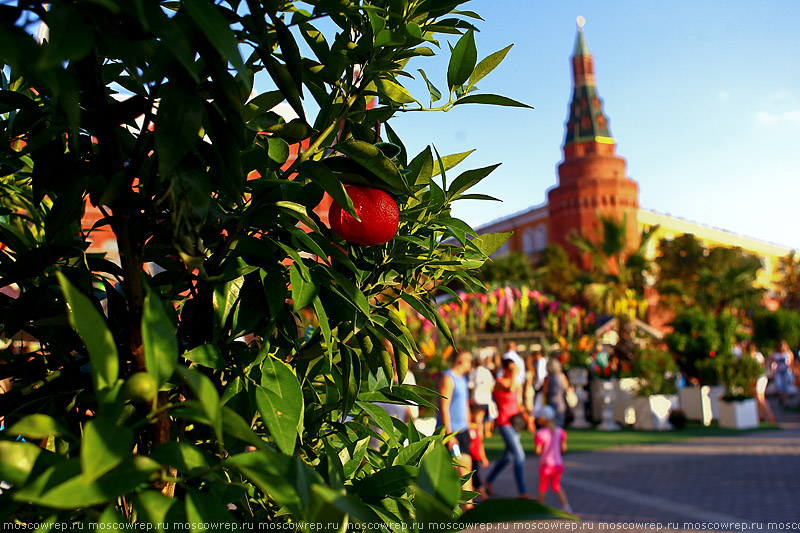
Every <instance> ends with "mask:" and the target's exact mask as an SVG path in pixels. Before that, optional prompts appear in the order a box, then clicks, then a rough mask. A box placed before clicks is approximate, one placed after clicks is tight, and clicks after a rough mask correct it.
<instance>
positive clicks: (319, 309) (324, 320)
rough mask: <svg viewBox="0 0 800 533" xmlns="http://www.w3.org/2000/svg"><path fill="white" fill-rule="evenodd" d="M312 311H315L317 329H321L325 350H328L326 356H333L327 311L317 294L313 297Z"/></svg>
mask: <svg viewBox="0 0 800 533" xmlns="http://www.w3.org/2000/svg"><path fill="white" fill-rule="evenodd" d="M314 312H316V313H317V321H318V322H319V329H321V330H322V336H323V338H324V339H325V350H326V351H327V352H328V357H330V358H331V359H332V358H333V337H332V336H331V326H330V324H329V322H328V313H327V312H326V311H325V306H324V305H323V304H322V300H321V299H320V297H319V296H318V295H315V297H314Z"/></svg>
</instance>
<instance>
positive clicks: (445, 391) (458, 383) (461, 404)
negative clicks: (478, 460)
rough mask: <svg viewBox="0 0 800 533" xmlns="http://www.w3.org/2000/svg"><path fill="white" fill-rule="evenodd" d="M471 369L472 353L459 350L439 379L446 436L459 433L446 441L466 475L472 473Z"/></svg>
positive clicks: (440, 422) (467, 485) (467, 486)
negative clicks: (469, 374)
mask: <svg viewBox="0 0 800 533" xmlns="http://www.w3.org/2000/svg"><path fill="white" fill-rule="evenodd" d="M470 368H472V354H471V353H470V352H467V351H462V352H458V353H457V354H456V355H455V356H454V357H453V359H452V364H451V366H450V368H449V369H447V370H445V372H444V374H443V375H442V378H441V379H440V380H439V394H440V395H441V398H440V399H439V415H438V416H439V419H438V425H439V426H444V430H445V433H446V434H447V435H449V434H451V433H455V434H456V435H455V436H454V437H453V438H451V439H449V440H448V441H447V443H446V444H447V448H448V449H449V450H450V453H451V454H452V455H453V457H455V458H456V459H457V460H458V462H459V467H458V474H459V475H460V476H462V477H463V476H465V475H467V474H469V473H470V472H472V455H471V452H470V449H471V441H470V438H469V418H470V415H469V383H468V381H467V374H468V373H469V371H470ZM463 488H464V490H466V491H471V490H472V480H471V479H470V480H468V481H467V482H466V483H465V484H464V486H463Z"/></svg>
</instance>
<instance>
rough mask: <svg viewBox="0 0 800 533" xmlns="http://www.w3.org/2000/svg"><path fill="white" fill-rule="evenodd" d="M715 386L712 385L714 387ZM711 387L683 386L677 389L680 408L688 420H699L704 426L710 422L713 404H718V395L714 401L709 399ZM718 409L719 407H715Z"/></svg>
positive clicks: (712, 415)
mask: <svg viewBox="0 0 800 533" xmlns="http://www.w3.org/2000/svg"><path fill="white" fill-rule="evenodd" d="M716 388H717V387H714V389H716ZM711 389H712V387H709V386H706V385H704V386H702V387H684V388H682V389H680V390H678V397H679V398H680V403H681V410H682V411H683V412H684V413H685V414H686V418H687V419H688V420H699V421H700V422H702V423H703V425H704V426H708V425H710V424H711V420H712V419H713V418H714V411H713V407H712V406H713V404H714V403H717V405H719V397H717V401H716V402H712V401H711ZM717 408H718V409H719V407H717Z"/></svg>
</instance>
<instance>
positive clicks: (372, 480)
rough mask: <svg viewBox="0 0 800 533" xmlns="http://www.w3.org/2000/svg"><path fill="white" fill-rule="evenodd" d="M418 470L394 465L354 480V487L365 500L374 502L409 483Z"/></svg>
mask: <svg viewBox="0 0 800 533" xmlns="http://www.w3.org/2000/svg"><path fill="white" fill-rule="evenodd" d="M418 472H419V470H418V469H417V468H416V467H413V466H408V465H394V466H390V467H387V468H384V469H382V470H378V471H377V472H375V473H374V474H371V475H369V476H367V477H365V478H364V479H362V480H360V481H358V482H356V483H355V484H354V488H355V489H356V492H357V493H358V495H359V496H360V497H361V498H362V499H363V500H364V501H365V502H367V503H376V502H379V501H380V500H382V499H384V498H386V497H387V496H389V495H390V494H392V493H395V492H397V491H400V490H403V489H405V488H406V487H408V486H409V485H411V483H412V482H413V481H414V478H415V477H416V476H417V473H418Z"/></svg>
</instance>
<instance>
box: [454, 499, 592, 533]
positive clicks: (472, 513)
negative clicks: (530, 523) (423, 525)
mask: <svg viewBox="0 0 800 533" xmlns="http://www.w3.org/2000/svg"><path fill="white" fill-rule="evenodd" d="M564 519H566V520H577V519H578V517H577V516H574V515H571V514H568V513H565V512H563V511H559V510H557V509H553V508H552V507H548V506H547V505H543V504H541V503H539V502H536V501H533V500H525V499H519V498H492V499H491V500H487V501H485V502H481V503H480V504H478V505H476V506H475V507H474V508H473V509H470V510H469V511H467V512H465V513H464V514H463V515H462V516H461V518H460V519H459V520H458V522H456V523H455V524H454V526H455V527H454V530H455V531H458V530H461V529H463V528H464V527H467V524H494V523H499V522H517V521H522V520H564Z"/></svg>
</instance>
